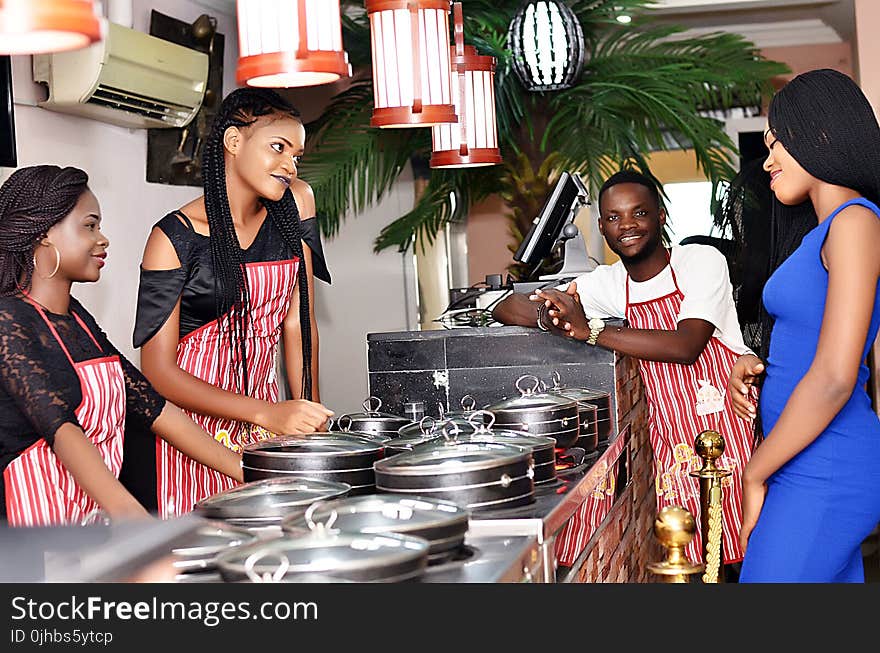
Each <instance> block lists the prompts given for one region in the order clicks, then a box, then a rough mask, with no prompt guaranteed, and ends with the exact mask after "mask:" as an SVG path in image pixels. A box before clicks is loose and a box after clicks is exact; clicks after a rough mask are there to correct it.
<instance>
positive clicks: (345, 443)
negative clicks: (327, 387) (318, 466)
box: [242, 433, 382, 458]
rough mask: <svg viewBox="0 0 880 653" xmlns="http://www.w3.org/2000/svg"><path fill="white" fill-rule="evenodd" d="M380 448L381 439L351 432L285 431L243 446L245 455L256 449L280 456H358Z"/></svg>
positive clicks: (258, 452)
mask: <svg viewBox="0 0 880 653" xmlns="http://www.w3.org/2000/svg"><path fill="white" fill-rule="evenodd" d="M381 450H382V444H381V443H379V442H376V441H375V440H370V439H367V438H363V437H360V436H358V435H355V434H348V433H313V434H306V435H285V436H283V437H280V438H272V439H269V440H262V441H260V442H255V443H253V444H248V445H245V446H244V447H243V448H242V452H243V454H244V455H247V454H249V453H253V454H257V455H260V456H278V457H281V458H300V457H305V456H308V457H310V458H314V457H315V456H327V457H337V456H357V455H360V454H365V453H374V452H378V451H381Z"/></svg>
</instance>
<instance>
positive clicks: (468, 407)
mask: <svg viewBox="0 0 880 653" xmlns="http://www.w3.org/2000/svg"><path fill="white" fill-rule="evenodd" d="M476 407H477V400H476V399H474V396H473V395H465V396H464V397H462V398H461V409H462V410H463V411H465V412H466V413H470V412H471V411H473V410H474V408H476Z"/></svg>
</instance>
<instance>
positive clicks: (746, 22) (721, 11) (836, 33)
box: [657, 0, 855, 48]
mask: <svg viewBox="0 0 880 653" xmlns="http://www.w3.org/2000/svg"><path fill="white" fill-rule="evenodd" d="M657 5H658V6H657V11H658V13H659V15H660V20H661V21H662V22H668V23H675V24H678V25H682V26H684V27H688V28H690V29H692V30H693V32H692V33H705V32H709V31H724V32H735V33H738V34H742V35H743V36H745V37H746V38H748V39H749V40H750V41H752V42H753V43H754V44H755V45H756V46H758V47H759V48H765V47H778V46H785V45H815V44H819V43H837V42H840V41H851V40H853V38H854V36H855V12H854V8H853V0H657Z"/></svg>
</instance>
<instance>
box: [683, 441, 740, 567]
mask: <svg viewBox="0 0 880 653" xmlns="http://www.w3.org/2000/svg"><path fill="white" fill-rule="evenodd" d="M694 451H696V452H697V455H698V456H699V457H700V458H702V459H703V467H702V468H701V469H700V470H698V471H696V472H691V473H690V475H691V476H693V477H695V478H698V479H700V532H701V533H702V536H703V560H704V561H705V563H706V573H704V574H703V582H704V583H723V582H724V574H723V573H721V565H722V563H723V561H724V545H723V542H722V534H723V532H724V512H723V503H722V499H723V497H724V490H723V488H722V487H721V479H723V478H725V477H727V476H730V475H731V473H732V472H730V471H729V470H727V469H721V468H719V467H718V466H716V464H715V461H716V460H718V459H719V458H720V457H721V454H723V453H724V438H723V437H722V435H721V434H720V433H718V432H717V431H703V432H702V433H700V434H699V435H698V436H697V439H696V440H695V441H694Z"/></svg>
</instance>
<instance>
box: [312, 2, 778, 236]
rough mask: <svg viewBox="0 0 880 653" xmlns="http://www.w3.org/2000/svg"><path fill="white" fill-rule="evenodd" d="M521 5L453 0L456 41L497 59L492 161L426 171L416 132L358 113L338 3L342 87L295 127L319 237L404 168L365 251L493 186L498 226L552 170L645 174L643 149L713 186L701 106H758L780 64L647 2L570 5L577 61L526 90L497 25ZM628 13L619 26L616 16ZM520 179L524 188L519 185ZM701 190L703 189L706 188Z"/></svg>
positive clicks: (447, 215)
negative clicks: (661, 15) (402, 198)
mask: <svg viewBox="0 0 880 653" xmlns="http://www.w3.org/2000/svg"><path fill="white" fill-rule="evenodd" d="M521 3H522V0H466V2H464V12H465V39H466V42H467V43H469V44H471V45H474V46H476V47H477V50H478V51H479V52H480V53H482V54H487V55H491V56H494V57H495V58H496V60H497V71H496V76H495V85H496V89H495V91H496V103H497V106H496V110H497V123H498V132H499V141H500V143H501V147H502V154H503V156H504V161H505V163H503V164H501V165H498V166H492V167H488V168H476V169H473V168H472V169H463V170H462V169H451V170H449V169H447V170H430V169H429V168H428V166H427V160H428V158H429V157H430V153H431V135H430V130H429V129H395V130H380V129H373V128H371V127H370V126H369V120H370V113H371V111H372V82H371V79H370V76H369V75H370V71H369V68H370V63H371V62H370V33H369V24H368V22H367V19H366V15H365V12H364V9H363V6H362V3H359V2H358V3H354V2H345V0H343V5H344V6H345V17H344V19H343V20H344V40H345V44H346V48H347V50H348V52H349V56H350V57H351V60H352V63H353V65H354V67H355V69H356V79H355V81H354V83H353V84H352V85H351V87H350V88H349V89H347V90H345V91H344V92H342V93H340V94H338V95H337V96H335V97H334V98H333V100H332V101H331V103H330V105H329V107H328V108H327V110H326V111H325V113H324V114H323V115H322V116H321V118H320V119H318V120H317V121H315V122H314V123H311V124H309V125H307V127H306V128H307V133H309V135H310V137H309V143H308V155H307V157H306V158H305V159H304V161H303V165H302V171H301V173H302V175H303V177H304V178H305V179H308V181H309V182H310V184H311V185H312V186H313V188H314V189H315V196H316V199H317V202H318V214H319V215H320V216H321V220H322V222H321V227H322V230H323V232H324V233H325V235H332V234H334V233H335V232H336V231H337V230H338V229H339V228H340V225H341V221H342V220H343V218H344V216H345V215H346V214H347V213H348V212H349V211H350V210H354V212H356V213H358V212H361V211H363V210H364V209H365V208H366V207H367V206H369V205H370V204H371V203H373V202H375V201H377V200H378V199H380V198H381V197H382V196H383V194H384V193H386V192H387V191H388V189H389V188H390V187H391V186H392V185H393V184H394V182H395V180H396V179H397V178H398V176H399V175H400V174H401V172H402V171H403V170H404V168H405V166H406V165H407V163H409V162H412V164H413V167H414V169H416V170H417V171H423V172H424V174H426V175H428V176H429V177H428V182H427V185H426V188H425V191H424V192H423V193H422V194H421V196H420V198H419V199H418V201H417V202H416V205H415V206H414V207H413V209H412V210H411V211H410V212H409V213H407V214H405V215H403V216H400V217H398V218H397V219H395V220H393V221H392V222H391V223H390V224H388V225H387V226H386V227H385V228H384V229H383V230H382V231H381V233H380V234H379V235H378V237H377V238H376V240H375V242H374V249H375V250H376V251H380V250H383V249H386V248H389V247H395V246H396V247H398V248H399V249H401V250H404V249H406V248H407V247H409V246H410V245H411V244H412V243H413V239H414V238H416V239H422V238H423V239H425V240H426V241H428V242H430V241H432V240H433V238H434V236H435V235H436V234H437V232H438V231H439V230H440V228H441V227H442V226H443V225H444V224H445V223H446V222H447V221H449V220H453V219H462V218H464V217H465V216H466V215H467V213H468V210H469V208H470V207H471V206H472V205H473V204H474V203H475V202H477V201H479V200H481V199H483V198H485V197H486V196H488V195H490V194H493V193H500V194H501V195H502V197H503V198H504V199H505V200H506V202H507V203H508V205H509V206H510V207H512V218H513V222H512V225H511V235H512V236H513V237H514V238H516V237H518V236H521V235H522V230H523V229H524V228H527V225H528V221H529V220H531V218H532V217H534V214H535V212H536V210H537V208H539V207H540V204H541V203H542V202H543V201H544V198H545V197H546V194H547V192H548V190H549V188H551V187H552V182H553V180H554V179H555V176H556V175H558V173H559V171H561V170H570V171H572V170H573V171H578V172H579V173H581V175H582V176H583V177H584V179H585V180H588V181H589V182H590V185H591V186H592V187H594V188H595V187H596V185H597V184H598V183H600V182H601V180H602V179H603V178H605V177H607V176H608V175H609V174H612V173H613V172H614V171H616V170H618V169H619V168H620V167H621V166H623V165H631V166H633V167H636V168H639V169H641V170H642V171H643V172H645V173H647V174H650V168H649V165H648V162H647V160H646V158H645V157H646V153H649V152H650V151H652V150H658V149H670V148H675V147H690V148H693V150H694V152H695V155H696V159H697V163H698V165H699V166H700V167H701V168H702V170H703V171H704V172H705V174H706V176H707V178H708V179H709V180H710V181H711V182H712V183H713V184H715V185H717V184H718V183H720V182H722V181H724V180H727V179H730V178H732V177H733V176H734V174H735V172H736V170H735V168H734V165H733V161H732V159H731V154H732V153H733V152H734V151H735V146H734V144H733V143H732V142H731V140H730V138H729V137H728V136H727V134H726V133H725V131H724V126H723V123H722V122H721V121H719V120H717V119H714V118H712V117H709V116H708V115H706V110H708V109H717V108H727V107H731V106H735V105H742V104H746V105H751V106H754V105H759V104H760V103H761V100H762V97H763V96H764V94H766V93H768V92H769V91H770V90H771V85H770V79H771V78H772V77H774V76H776V75H779V74H782V73H784V72H786V71H787V69H786V67H785V66H784V65H782V64H778V63H775V62H770V61H767V60H765V59H763V58H762V57H761V56H760V55H759V54H758V53H757V51H756V49H755V48H754V46H753V45H752V44H751V43H749V42H748V41H746V40H745V39H744V38H742V37H740V36H738V35H734V34H724V33H715V34H711V35H707V36H700V37H696V38H682V37H681V36H680V34H679V33H680V32H681V31H682V29H681V28H677V27H672V26H666V25H661V24H658V23H656V22H655V20H654V18H655V16H654V15H653V14H652V11H651V10H650V4H651V2H650V1H649V0H571V1H570V2H569V6H570V7H571V9H572V10H573V12H574V13H575V15H576V16H577V18H578V20H579V21H580V23H581V27H582V29H583V32H584V37H585V42H586V43H585V46H586V48H585V50H586V55H587V56H586V62H585V65H584V69H583V72H582V74H581V76H580V78H579V80H578V81H577V83H576V84H575V85H574V86H573V87H572V88H569V89H566V90H562V91H556V92H549V93H532V92H528V91H526V90H525V89H524V88H523V87H522V85H521V84H520V82H519V80H518V79H517V78H516V76H515V74H514V72H513V67H512V63H511V57H512V54H511V52H510V51H509V50H508V48H507V30H508V25H509V24H510V21H511V19H512V18H513V15H514V14H515V12H516V10H517V9H518V8H519V6H520V5H521ZM620 12H626V13H629V14H632V15H634V16H635V18H634V20H633V22H632V23H630V24H629V25H622V24H620V23H619V22H618V21H617V19H616V18H617V15H619V13H620ZM524 175H525V176H526V177H528V178H529V179H531V183H528V184H525V183H523V179H524ZM714 195H715V193H713V196H714Z"/></svg>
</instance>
